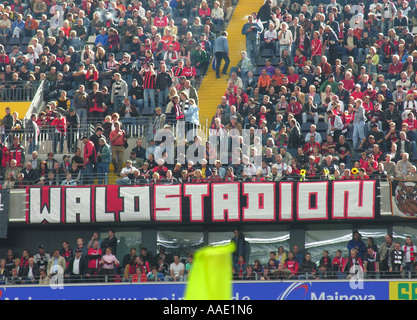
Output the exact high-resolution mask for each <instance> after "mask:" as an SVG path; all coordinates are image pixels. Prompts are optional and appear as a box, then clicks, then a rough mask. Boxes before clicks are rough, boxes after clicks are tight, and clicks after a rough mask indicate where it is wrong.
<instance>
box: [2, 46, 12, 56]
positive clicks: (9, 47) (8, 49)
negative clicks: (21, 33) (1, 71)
mask: <svg viewBox="0 0 417 320" xmlns="http://www.w3.org/2000/svg"><path fill="white" fill-rule="evenodd" d="M4 50H5V51H6V53H7V54H10V53H12V52H13V46H10V45H8V46H6V48H5V49H4Z"/></svg>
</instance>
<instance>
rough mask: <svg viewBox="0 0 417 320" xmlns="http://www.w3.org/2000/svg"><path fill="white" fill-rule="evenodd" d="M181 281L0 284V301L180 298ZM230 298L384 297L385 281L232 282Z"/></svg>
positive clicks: (337, 298) (386, 295)
mask: <svg viewBox="0 0 417 320" xmlns="http://www.w3.org/2000/svg"><path fill="white" fill-rule="evenodd" d="M184 289H185V283H178V284H174V283H140V284H123V283H120V284H112V285H104V284H103V285H67V284H65V285H62V286H59V285H55V286H3V287H0V300H182V299H183V295H184ZM232 299H233V300H388V299H389V282H388V281H363V282H359V283H355V282H349V281H312V282H309V281H295V282H274V281H271V282H235V283H234V285H233V297H232Z"/></svg>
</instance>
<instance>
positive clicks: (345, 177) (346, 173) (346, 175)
mask: <svg viewBox="0 0 417 320" xmlns="http://www.w3.org/2000/svg"><path fill="white" fill-rule="evenodd" d="M354 179H355V177H354V175H352V174H350V170H349V169H345V171H344V172H343V176H342V180H354Z"/></svg>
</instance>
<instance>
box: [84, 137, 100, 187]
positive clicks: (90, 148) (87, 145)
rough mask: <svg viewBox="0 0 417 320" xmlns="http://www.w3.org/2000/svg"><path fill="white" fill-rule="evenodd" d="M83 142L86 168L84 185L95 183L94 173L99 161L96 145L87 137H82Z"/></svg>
mask: <svg viewBox="0 0 417 320" xmlns="http://www.w3.org/2000/svg"><path fill="white" fill-rule="evenodd" d="M81 141H82V142H83V143H84V164H83V166H84V168H85V171H84V173H83V184H87V185H88V184H92V183H93V176H94V175H93V171H94V166H95V164H96V160H97V153H96V149H95V147H94V143H93V142H91V141H90V140H89V139H88V138H87V137H86V136H84V137H82V139H81Z"/></svg>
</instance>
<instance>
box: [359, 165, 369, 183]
mask: <svg viewBox="0 0 417 320" xmlns="http://www.w3.org/2000/svg"><path fill="white" fill-rule="evenodd" d="M356 180H369V176H368V175H367V174H366V170H365V169H364V168H359V174H358V176H357V177H356Z"/></svg>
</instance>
